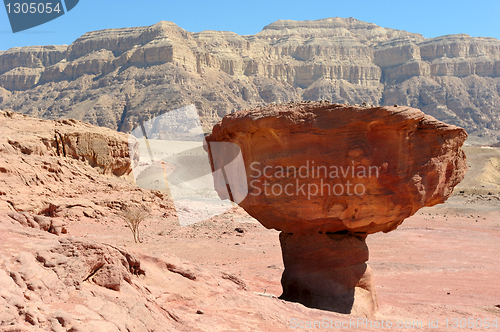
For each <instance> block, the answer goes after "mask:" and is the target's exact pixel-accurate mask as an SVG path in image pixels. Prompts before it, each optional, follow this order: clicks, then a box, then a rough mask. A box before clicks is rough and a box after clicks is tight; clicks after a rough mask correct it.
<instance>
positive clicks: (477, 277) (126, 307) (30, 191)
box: [0, 114, 500, 332]
mask: <svg viewBox="0 0 500 332" xmlns="http://www.w3.org/2000/svg"><path fill="white" fill-rule="evenodd" d="M8 117H11V118H12V120H13V121H11V122H7V121H8V120H4V123H7V124H8V125H7V126H4V127H3V129H2V132H0V152H2V154H4V155H5V156H6V157H5V158H3V159H2V160H0V175H1V177H0V180H1V184H2V187H1V188H0V189H1V190H0V203H1V204H0V211H2V212H1V213H0V239H1V241H0V306H1V307H2V311H1V312H0V331H2V332H14V331H37V332H39V331H55V332H60V331H69V332H86V331H89V332H92V331H113V332H115V331H162V332H163V331H272V332H274V331H290V330H318V331H321V330H339V331H347V330H356V331H377V330H387V331H392V330H395V331H396V330H401V331H405V330H407V331H448V330H450V331H453V330H465V329H467V330H472V331H497V330H499V328H498V324H500V322H499V320H500V282H498V275H499V273H500V257H499V255H498V253H499V252H500V214H499V211H500V187H499V185H500V166H499V165H500V149H499V148H491V147H480V146H466V147H465V148H464V150H465V152H466V154H467V163H468V165H469V172H468V173H467V175H466V178H465V179H464V181H463V182H462V183H461V184H460V185H458V186H457V187H456V188H455V191H454V195H453V196H452V197H451V198H450V199H448V201H446V203H444V204H440V205H437V206H434V207H430V208H424V209H422V210H420V211H418V212H417V213H416V214H415V215H414V216H412V217H410V218H408V219H407V220H406V221H405V222H404V223H403V224H402V225H401V226H399V228H398V229H397V230H395V231H392V232H390V233H387V234H384V233H377V234H373V235H369V236H368V239H367V243H368V247H369V250H370V259H369V262H368V264H369V265H370V266H371V268H372V270H373V274H374V278H375V284H376V291H377V296H378V304H379V310H378V312H377V314H376V315H375V316H373V317H357V316H354V315H346V314H339V313H335V312H329V311H323V310H318V309H313V308H307V307H305V306H303V305H302V304H299V303H292V302H288V301H284V300H281V299H279V296H280V294H281V292H282V288H281V284H280V278H281V274H282V273H283V269H284V267H283V262H282V257H281V249H280V243H279V240H278V235H279V233H278V232H277V231H275V230H270V229H266V228H264V227H263V226H262V225H261V224H260V223H259V222H258V221H257V220H255V219H253V218H252V217H250V216H249V215H248V214H247V213H246V212H245V211H244V210H243V209H241V208H240V207H238V206H237V205H233V206H232V207H229V209H228V210H227V211H225V212H224V213H222V214H220V215H217V216H212V217H211V218H209V219H207V220H204V221H202V222H198V223H194V224H190V225H186V226H181V225H180V224H179V220H178V218H177V214H176V213H175V211H174V208H173V203H172V201H171V200H170V199H169V198H168V197H167V196H166V195H165V194H164V193H162V191H161V190H158V188H156V189H155V190H150V189H144V188H139V187H137V186H136V185H135V184H132V183H131V179H130V177H129V178H128V179H127V178H125V177H123V176H121V177H116V176H114V175H113V174H107V175H106V176H103V175H101V174H99V173H98V172H97V171H96V170H95V169H94V168H92V167H90V166H88V165H87V164H86V162H85V161H84V160H77V159H78V158H79V159H83V157H78V158H77V159H71V158H70V157H69V155H70V153H76V154H78V153H80V152H81V151H80V152H78V151H76V152H75V151H69V150H68V149H67V148H66V150H65V151H64V154H65V157H64V158H63V157H61V156H59V152H58V154H57V155H55V154H54V153H52V152H50V153H49V152H44V151H52V150H51V149H52V148H50V146H49V145H48V144H46V142H48V141H49V139H50V138H51V137H52V138H53V136H50V135H48V134H47V135H48V136H46V137H45V136H44V134H43V133H42V131H41V129H40V128H41V124H47V123H49V122H40V121H38V120H29V121H31V122H28V120H26V121H27V122H26V123H24V124H18V122H16V116H13V115H12V114H11V115H6V117H5V119H7V118H8ZM9 121H10V120H9ZM37 121H38V122H37ZM51 125H53V124H51ZM63 125H64V126H66V125H67V126H69V127H70V128H73V127H78V126H80V127H82V128H84V129H85V128H87V127H85V126H84V125H81V124H78V123H77V122H71V121H69V122H68V121H66V120H64V121H62V122H60V123H59V122H58V123H56V128H63ZM16 126H23V130H24V131H23V133H26V137H19V136H18V137H17V138H16V137H15V136H13V135H14V133H15V132H19V128H17V127H16ZM29 130H32V132H35V133H36V135H34V136H29V135H28V134H27V133H28V131H29ZM58 130H59V131H61V132H62V129H58ZM65 130H66V129H65ZM68 130H69V129H68ZM80 130H83V129H80ZM85 130H87V129H85ZM89 130H90V129H89ZM92 130H95V129H92ZM23 135H24V134H23ZM51 135H52V134H51ZM67 135H68V136H67V137H71V136H70V134H67ZM103 135H104V134H103ZM106 135H108V134H106ZM113 135H118V134H113ZM120 135H124V134H120ZM28 136H29V137H28ZM85 137H87V136H80V138H79V139H80V142H81V141H82V140H83V139H84V138H85ZM91 137H92V139H90V140H89V142H92V143H95V142H97V141H98V140H99V139H101V138H99V136H91ZM103 137H108V138H107V139H110V138H109V137H110V136H103ZM116 140H117V142H118V141H119V139H118V138H116ZM39 142H42V143H43V144H45V145H43V144H42V145H40V144H41V143H39ZM58 142H59V141H58ZM113 142H114V141H113ZM68 144H69V143H68ZM44 146H46V147H44ZM68 146H69V145H68ZM110 146H113V147H114V148H116V149H118V148H119V145H118V143H116V144H115V143H113V144H111V145H110ZM60 148H61V147H60V145H59V143H58V145H57V151H60V150H61V149H60ZM44 149H45V150H44ZM16 151H21V152H22V153H20V152H16ZM44 153H45V154H44ZM66 155H67V156H66ZM113 162H114V161H111V164H109V163H108V164H106V165H108V166H109V165H111V166H113V165H115V164H113ZM108 166H106V167H108ZM111 166H109V167H108V168H109V169H112V167H111ZM115 166H116V167H115ZM115 166H113V167H115V168H114V169H121V168H120V167H121V166H120V165H115ZM103 167H104V166H103ZM106 167H104V170H106ZM169 167H170V168H169ZM171 167H175V160H174V162H173V163H171V164H170V166H169V165H167V168H166V169H165V173H168V172H170V171H171V170H172V168H171ZM162 173H163V171H162ZM146 175H148V174H147V173H146ZM142 180H144V181H145V183H151V181H153V182H154V181H157V180H158V181H161V180H162V179H161V177H160V179H155V178H148V177H145V178H143V179H142ZM129 203H137V204H142V205H148V206H149V207H150V208H151V210H150V216H149V217H148V218H147V219H146V220H144V221H143V222H142V223H141V224H140V236H141V239H142V243H135V242H134V239H133V236H132V233H131V230H130V228H129V227H127V224H126V223H125V222H124V220H123V218H122V217H121V216H120V213H119V212H120V210H122V209H124V208H126V207H127V204H129ZM43 204H46V207H45V208H43V209H42V210H37V209H38V208H37V206H42V207H43V206H44V205H43ZM30 209H31V210H30ZM14 210H16V211H17V212H15V211H14ZM20 211H31V212H20ZM185 212H187V213H189V212H190V211H185Z"/></svg>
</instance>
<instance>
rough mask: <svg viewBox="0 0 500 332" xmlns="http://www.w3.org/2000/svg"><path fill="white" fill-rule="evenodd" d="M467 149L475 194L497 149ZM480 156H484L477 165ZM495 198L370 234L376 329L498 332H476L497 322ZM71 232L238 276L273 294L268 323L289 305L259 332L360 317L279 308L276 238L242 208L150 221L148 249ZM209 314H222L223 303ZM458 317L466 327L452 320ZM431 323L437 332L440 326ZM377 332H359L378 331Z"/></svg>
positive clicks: (116, 231) (75, 229)
mask: <svg viewBox="0 0 500 332" xmlns="http://www.w3.org/2000/svg"><path fill="white" fill-rule="evenodd" d="M467 152H468V153H469V156H468V161H469V165H471V171H470V172H469V174H468V176H467V178H466V180H464V185H461V187H462V188H469V189H470V188H471V184H472V185H473V184H474V181H478V177H479V179H481V180H483V179H485V178H487V177H486V176H485V174H486V172H485V171H484V170H485V169H486V170H488V171H490V173H491V174H497V173H496V172H498V168H494V167H490V164H489V163H490V162H491V160H492V159H491V158H492V157H491V155H497V153H498V150H490V149H478V148H467ZM475 152H477V155H479V158H477V159H476V156H477V155H476V153H475ZM478 168H479V170H478ZM472 177H476V178H475V179H474V178H472ZM479 186H482V184H479ZM476 187H477V186H476ZM479 188H482V187H479ZM479 188H478V189H479ZM494 193H495V195H472V194H471V195H463V194H461V195H456V196H453V197H452V198H450V199H449V200H448V201H447V202H446V203H445V204H442V205H438V206H435V207H432V208H425V209H423V210H421V211H419V212H418V213H417V214H416V215H415V216H413V217H411V218H409V219H407V220H406V221H405V222H404V223H403V225H401V226H400V227H399V228H398V229H397V230H396V231H394V232H391V233H388V234H383V233H378V234H374V235H371V236H369V237H368V241H367V243H368V246H369V248H370V261H369V264H370V265H371V267H372V269H373V272H374V276H375V282H376V285H377V293H378V300H379V305H380V310H379V314H378V316H377V317H375V318H373V319H372V320H373V322H374V323H375V324H376V323H377V322H378V323H379V324H381V321H382V320H384V321H390V322H392V323H393V328H392V329H388V330H397V328H396V324H397V322H398V321H404V322H414V324H418V323H417V322H422V324H423V326H424V328H423V329H415V330H432V331H446V330H453V329H454V328H453V327H454V326H456V327H457V328H458V329H460V324H462V325H463V324H464V322H465V321H464V320H463V318H466V319H469V318H471V319H473V320H474V325H473V326H474V328H473V329H472V330H474V331H476V330H477V331H495V330H498V329H497V328H495V327H493V326H492V327H490V328H484V327H483V328H479V327H478V326H480V323H481V322H482V323H483V326H484V323H485V322H486V321H485V319H489V320H488V321H489V322H494V320H495V319H499V320H500V283H499V282H498V278H497V276H498V275H499V273H500V256H499V255H498V253H499V252H500V213H499V212H500V196H499V195H498V191H495V192H494ZM491 194H493V192H492V193H491ZM236 228H239V229H242V230H240V231H242V233H239V232H238V231H235V229H236ZM68 229H69V233H70V234H72V235H77V236H84V237H87V238H92V239H95V240H98V241H106V242H111V243H115V244H116V245H120V246H126V248H128V249H129V250H131V251H132V252H139V253H145V254H147V253H167V254H169V255H175V256H177V257H180V258H182V259H185V260H188V261H190V262H192V263H194V264H195V265H199V266H203V267H206V268H210V269H217V270H221V271H225V272H226V273H230V274H234V275H237V276H239V277H240V278H241V279H242V280H243V281H244V282H245V283H246V285H247V287H248V291H250V292H253V293H254V294H257V293H260V294H262V295H263V294H269V295H271V296H272V297H271V298H265V297H263V296H261V298H262V300H259V303H260V301H262V303H260V304H259V306H260V305H262V315H263V317H267V310H268V308H267V307H266V306H267V305H268V304H269V303H272V302H276V303H280V306H283V307H282V308H287V310H284V311H282V312H276V313H275V314H274V315H275V316H276V317H279V319H278V320H277V321H274V322H273V324H272V328H271V327H269V328H257V327H256V328H255V330H266V331H277V330H280V329H283V330H288V329H293V327H297V326H298V325H297V326H296V325H295V324H296V323H297V321H296V320H293V319H294V318H297V319H298V320H299V321H303V322H305V323H304V324H306V322H307V321H311V320H321V319H323V318H326V319H333V320H334V321H339V322H343V321H349V319H350V318H351V319H355V318H354V317H350V316H348V315H340V314H335V313H330V312H324V311H321V310H315V309H309V308H305V307H303V306H302V305H300V304H294V303H282V301H281V300H279V299H276V298H274V297H277V296H279V295H280V294H281V285H280V277H281V273H282V272H283V264H282V260H281V251H280V246H279V241H278V232H277V231H274V230H267V229H265V228H264V227H262V226H261V225H260V224H259V223H258V222H257V221H256V220H255V219H253V218H251V217H249V216H248V215H247V214H246V213H245V212H244V211H243V210H241V209H240V208H238V207H235V208H234V209H233V210H231V211H228V212H226V213H225V214H223V215H221V216H218V217H216V218H212V219H211V220H208V221H205V222H201V223H197V224H194V225H190V226H187V227H180V226H179V225H178V223H177V221H176V220H175V219H174V218H170V219H166V220H165V219H158V218H152V219H149V220H147V221H146V222H145V223H144V228H142V230H143V237H144V243H142V244H134V243H133V241H132V236H131V234H130V231H129V230H128V229H127V228H126V227H124V225H123V223H122V222H121V221H120V220H115V221H111V220H110V221H109V222H106V223H103V222H97V223H96V222H95V221H91V220H87V221H86V220H82V221H81V222H80V223H74V224H71V225H69V226H68ZM203 310H205V312H214V314H215V313H219V314H222V312H221V311H220V308H218V307H217V306H214V307H208V308H207V307H205V308H203ZM255 310H257V311H259V310H261V309H259V308H255V307H253V308H250V307H249V311H250V312H252V313H253V314H255V313H256V312H255ZM288 310H290V311H288ZM294 315H298V316H294ZM457 318H458V319H462V321H460V320H458V321H456V320H454V319H457ZM263 319H264V320H267V319H268V317H267V318H263ZM291 319H292V320H291ZM429 320H431V322H436V320H437V322H438V323H437V324H438V326H439V328H437V329H436V328H432V329H430V328H428V327H426V326H428V325H429ZM364 323H366V321H365V322H364ZM499 323H500V322H499ZM297 324H298V323H297ZM408 324H410V323H408ZM433 324H434V325H433V326H434V327H435V326H436V323H433ZM446 324H447V325H446ZM470 324H472V320H471V323H470ZM304 326H305V325H304ZM385 326H387V325H385ZM464 326H465V325H463V326H462V327H464ZM375 327H376V326H371V327H370V326H369V328H368V329H366V326H365V327H364V328H361V327H359V328H357V330H360V331H363V330H365V329H366V330H377V329H376V328H375ZM446 327H448V328H446ZM499 329H500V328H499ZM214 330H217V329H216V328H215V327H214ZM318 330H321V329H318ZM409 330H411V329H409Z"/></svg>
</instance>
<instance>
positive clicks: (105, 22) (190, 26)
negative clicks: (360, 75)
mask: <svg viewBox="0 0 500 332" xmlns="http://www.w3.org/2000/svg"><path fill="white" fill-rule="evenodd" d="M19 1H20V2H22V1H26V2H29V0H19ZM49 1H50V0H47V2H49ZM327 17H354V18H356V19H359V20H362V21H367V22H371V23H375V24H377V25H380V26H383V27H388V28H393V29H400V30H406V31H410V32H416V33H421V34H422V35H424V36H425V37H428V38H430V37H437V36H441V35H446V34H455V33H466V34H469V35H471V36H485V37H495V38H497V39H500V1H499V0H477V1H460V0H458V1H457V0H456V1H448V0H434V1H427V0H421V1H414V0H412V1H406V0H398V1H393V0H387V1H362V0H342V1H337V0H329V1H315V0H306V1H304V0H301V1H299V0H287V1H284V0H266V1H262V0H256V1H238V0H231V1H226V0H212V1H194V0H185V1H178V0H177V1H174V0H142V1H140V0H135V1H133V0H121V1H110V0H80V2H79V4H78V5H77V6H76V7H75V8H74V9H73V10H72V11H70V12H68V13H67V14H65V15H63V16H61V17H59V18H57V19H55V20H53V21H51V22H48V23H45V24H43V25H41V26H38V27H35V28H32V29H30V30H26V31H23V32H18V33H15V34H14V33H12V30H11V28H10V25H9V21H8V17H7V13H6V9H5V8H4V7H3V6H2V8H0V50H6V49H9V48H11V47H16V46H28V45H51V44H56V45H61V44H71V43H72V42H73V41H74V40H75V39H76V38H78V37H79V36H80V35H82V34H83V33H85V32H87V31H92V30H100V29H108V28H123V27H133V26H145V25H152V24H154V23H157V22H158V21H161V20H165V21H172V22H174V23H176V24H177V25H179V26H180V27H181V28H183V29H185V30H188V31H192V32H198V31H203V30H226V31H234V32H236V33H238V34H244V35H248V34H254V33H257V32H259V31H260V30H262V28H263V27H264V26H266V25H267V24H269V23H271V22H274V21H276V20H279V19H291V20H316V19H321V18H327Z"/></svg>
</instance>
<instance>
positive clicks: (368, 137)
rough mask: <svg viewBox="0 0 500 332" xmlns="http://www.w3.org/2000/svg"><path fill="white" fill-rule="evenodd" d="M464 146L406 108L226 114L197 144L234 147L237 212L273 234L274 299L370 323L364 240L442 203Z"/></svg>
mask: <svg viewBox="0 0 500 332" xmlns="http://www.w3.org/2000/svg"><path fill="white" fill-rule="evenodd" d="M466 138H467V133H466V132H465V130H463V129H462V128H459V127H456V126H453V125H448V124H445V123H443V122H440V121H437V120H436V119H434V118H433V117H431V116H429V115H425V114H424V113H422V112H421V111H419V110H417V109H414V108H409V107H355V106H348V105H339V104H330V103H327V102H324V103H319V102H301V103H288V104H281V105H277V106H268V107H264V108H256V109H252V110H247V111H240V112H236V113H233V114H229V115H227V116H225V117H224V119H223V120H222V121H221V122H220V123H219V124H217V125H216V126H215V127H214V129H213V132H212V134H211V135H210V136H207V138H206V139H207V142H209V143H210V142H231V143H235V144H237V145H238V146H239V147H240V149H241V152H242V155H243V160H244V167H245V171H246V181H247V184H248V195H247V197H246V198H245V199H244V200H243V201H242V202H240V203H239V205H240V206H242V207H243V208H244V209H245V210H246V211H247V212H248V213H249V214H250V215H252V216H253V217H255V218H256V219H257V220H259V221H260V222H261V223H262V224H263V225H264V226H265V227H267V228H274V229H276V230H279V231H281V232H282V233H281V235H280V242H281V247H282V251H283V261H284V264H285V272H284V273H283V277H282V285H283V295H282V297H283V298H285V299H290V300H294V301H299V302H302V303H304V304H306V305H310V306H314V307H318V308H324V309H330V310H335V311H339V312H344V313H356V314H371V313H373V312H374V310H376V295H375V293H374V287H373V285H372V281H371V273H370V271H369V269H368V267H367V265H366V261H367V260H368V249H367V247H366V244H365V238H366V236H367V235H368V234H372V233H375V232H380V231H383V232H389V231H392V230H394V229H396V228H397V226H398V225H400V224H401V223H402V222H403V220H404V219H405V218H408V217H409V216H411V215H413V214H414V213H415V212H416V211H417V210H419V209H420V208H422V207H424V206H433V205H435V204H439V203H443V202H444V201H445V200H446V199H447V198H448V197H449V196H450V195H451V193H452V191H453V188H454V187H455V186H456V185H457V184H458V183H459V182H460V181H461V180H462V179H463V177H464V175H465V172H466V170H467V165H466V162H465V154H464V152H463V151H462V149H461V146H462V144H463V142H464V141H465V139H466ZM224 157H225V156H224V154H223V153H220V154H219V155H212V158H219V159H224ZM212 161H214V160H212ZM223 163H224V162H223V161H221V160H216V164H218V165H221V164H223ZM235 174H236V173H235ZM228 176H229V175H228ZM228 181H229V183H231V182H234V183H236V182H238V181H239V179H236V178H229V179H228ZM216 185H217V184H216ZM219 190H220V191H221V192H225V191H226V187H224V188H219Z"/></svg>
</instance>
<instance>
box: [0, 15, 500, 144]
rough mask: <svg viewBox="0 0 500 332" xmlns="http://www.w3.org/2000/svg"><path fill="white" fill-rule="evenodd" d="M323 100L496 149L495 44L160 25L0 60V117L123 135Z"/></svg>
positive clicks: (352, 23) (341, 24) (334, 31)
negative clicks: (416, 116) (379, 111)
mask: <svg viewBox="0 0 500 332" xmlns="http://www.w3.org/2000/svg"><path fill="white" fill-rule="evenodd" d="M2 87H3V88H2ZM324 99H327V100H331V101H333V102H337V103H351V104H361V103H363V102H366V103H367V104H373V105H393V104H398V105H408V106H411V107H416V108H420V109H422V110H423V111H424V112H426V113H428V114H430V115H433V116H434V117H436V118H437V119H439V120H443V121H446V122H448V123H451V124H455V125H459V126H462V127H464V128H465V129H467V130H468V131H472V132H473V133H474V132H476V133H477V134H483V133H484V132H489V133H491V134H492V135H490V140H493V141H495V140H496V139H497V137H498V136H497V135H498V132H499V130H500V113H499V107H500V41H499V40H497V39H493V38H473V37H470V36H468V35H450V36H443V37H438V38H433V39H426V38H424V37H423V36H421V35H419V34H414V33H409V32H405V31H400V30H393V29H388V28H382V27H379V26H377V25H375V24H372V23H366V22H362V21H358V20H356V19H353V18H346V19H342V18H329V19H323V20H317V21H303V22H300V21H277V22H274V23H272V24H270V25H268V26H266V27H265V28H264V29H263V30H262V31H261V32H259V33H257V34H255V35H252V36H240V35H237V34H235V33H232V32H219V31H202V32H199V33H191V32H188V31H185V30H183V29H182V28H180V27H178V26H177V25H175V24H174V23H171V22H164V21H162V22H159V23H157V24H155V25H152V26H149V27H138V28H123V29H110V30H102V31H94V32H89V33H86V34H84V35H83V36H81V37H80V38H78V39H77V40H76V41H75V42H73V43H72V44H71V45H69V46H37V47H23V48H14V49H10V50H7V51H5V52H3V53H1V54H0V108H2V109H5V110H14V111H17V112H22V113H25V114H30V115H32V116H36V117H42V118H49V119H55V118H61V117H63V118H75V119H79V120H84V121H87V122H90V123H92V124H95V125H100V126H106V127H109V128H113V129H117V130H119V131H124V132H129V131H130V130H131V129H132V128H134V127H135V126H136V125H137V124H138V123H139V122H140V121H144V120H147V119H150V118H151V117H153V116H155V115H157V114H161V113H164V112H166V111H169V110H173V109H176V108H179V107H182V106H186V105H189V104H194V105H196V107H197V109H198V110H199V112H200V116H201V119H202V123H203V124H204V125H205V126H206V127H207V128H211V127H212V125H214V124H215V123H216V122H217V121H218V120H220V118H221V117H222V116H224V115H225V114H227V113H230V112H233V111H235V110H239V109H243V108H251V107H254V106H257V105H260V104H263V103H270V102H285V101H292V100H324Z"/></svg>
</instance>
